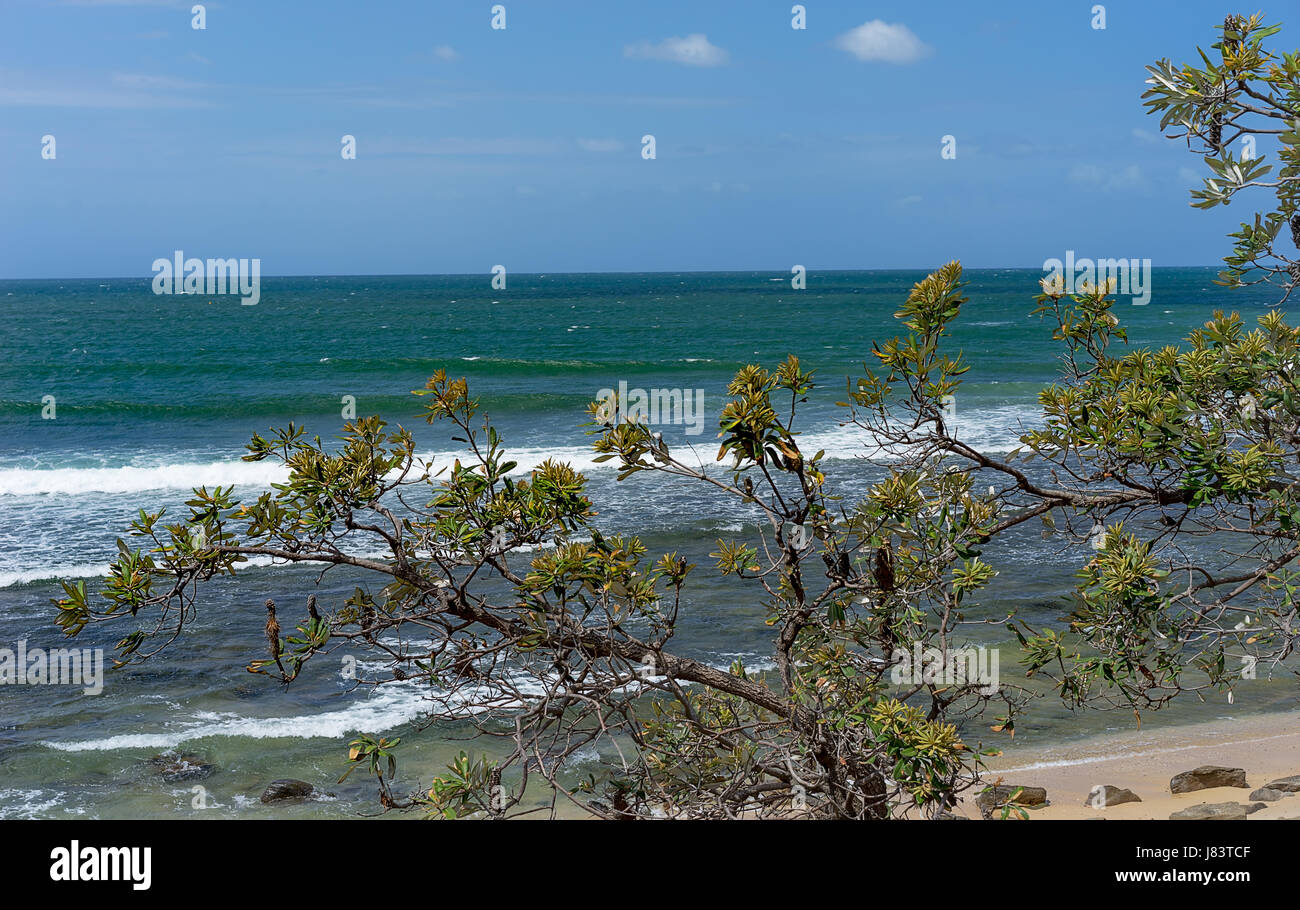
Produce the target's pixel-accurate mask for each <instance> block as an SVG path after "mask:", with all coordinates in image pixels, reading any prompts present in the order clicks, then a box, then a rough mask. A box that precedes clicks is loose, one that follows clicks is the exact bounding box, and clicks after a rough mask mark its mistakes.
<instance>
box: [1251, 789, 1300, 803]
mask: <svg viewBox="0 0 1300 910" xmlns="http://www.w3.org/2000/svg"><path fill="white" fill-rule="evenodd" d="M1287 796H1295V794H1294V793H1287V792H1286V791H1285V790H1274V789H1273V788H1272V787H1260V788H1259V789H1258V790H1255V791H1254V792H1252V793H1251V794H1250V798H1251V799H1253V800H1261V799H1262V800H1263V801H1264V802H1266V803H1271V802H1274V801H1275V800H1279V799H1283V798H1284V797H1287Z"/></svg>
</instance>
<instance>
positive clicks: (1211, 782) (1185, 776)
mask: <svg viewBox="0 0 1300 910" xmlns="http://www.w3.org/2000/svg"><path fill="white" fill-rule="evenodd" d="M1213 787H1244V788H1247V789H1249V787H1250V784H1248V783H1246V772H1245V770H1244V769H1242V768H1221V767H1219V766H1218V765H1202V766H1201V767H1199V768H1196V769H1195V770H1192V771H1184V772H1183V773H1182V774H1175V775H1174V776H1173V778H1172V779H1171V780H1170V781H1169V792H1170V793H1191V792H1192V791H1193V790H1209V789H1211V788H1213Z"/></svg>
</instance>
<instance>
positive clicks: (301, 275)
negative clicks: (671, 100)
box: [0, 256, 1223, 281]
mask: <svg viewBox="0 0 1300 910" xmlns="http://www.w3.org/2000/svg"><path fill="white" fill-rule="evenodd" d="M193 258H198V257H193ZM222 258H223V259H224V258H233V259H253V258H258V257H251V256H234V257H222ZM1084 258H1088V257H1084ZM1121 258H1122V257H1121ZM1129 261H1130V262H1131V261H1132V260H1131V259H1130V260H1129ZM1138 261H1139V262H1140V261H1141V259H1139V260H1138ZM940 267H941V266H933V267H925V266H916V267H911V268H908V267H902V268H879V269H859V268H853V269H838V268H807V269H806V271H807V273H808V274H812V273H814V272H841V273H843V272H848V273H863V274H867V273H879V272H925V273H929V272H932V271H934V270H935V269H938V268H940ZM1222 268H1223V263H1222V262H1219V263H1216V264H1215V265H1152V266H1151V269H1152V271H1159V270H1164V269H1222ZM769 271H770V270H768V269H650V270H643V271H629V270H624V269H593V270H588V271H547V272H525V271H508V272H507V274H508V275H531V276H535V277H544V276H547V275H739V274H746V273H752V274H767V273H768V272H769ZM776 271H778V272H780V273H781V274H782V275H788V274H789V273H790V269H789V268H788V267H787V268H785V269H778V270H776ZM962 271H963V272H1041V271H1044V269H1043V268H1042V267H1041V266H1007V265H995V266H965V265H963V266H962ZM491 274H492V271H491V270H490V269H488V270H485V271H481V272H348V273H316V274H313V273H307V272H297V273H292V274H274V273H262V274H261V275H260V276H259V277H260V278H470V277H482V276H485V275H491ZM155 277H157V273H155V272H150V273H148V274H145V275H87V276H67V275H62V276H16V277H0V281H153V279H154V278H155Z"/></svg>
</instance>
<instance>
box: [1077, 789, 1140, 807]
mask: <svg viewBox="0 0 1300 910" xmlns="http://www.w3.org/2000/svg"><path fill="white" fill-rule="evenodd" d="M1140 802H1142V797H1140V796H1138V795H1137V794H1136V793H1134V792H1133V791H1132V790H1125V789H1124V788H1123V787H1112V786H1111V785H1110V784H1106V785H1105V786H1096V787H1093V788H1092V792H1091V793H1089V794H1088V798H1087V799H1085V800H1084V801H1083V804H1084V805H1085V806H1088V807H1090V808H1093V809H1105V808H1106V807H1108V806H1120V805H1123V804H1124V803H1140Z"/></svg>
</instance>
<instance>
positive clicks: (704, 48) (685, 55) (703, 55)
mask: <svg viewBox="0 0 1300 910" xmlns="http://www.w3.org/2000/svg"><path fill="white" fill-rule="evenodd" d="M623 56H624V57H634V58H637V59H641V60H663V61H666V62H668V63H684V64H686V65H687V66H722V64H724V63H726V62H727V52H726V51H724V50H723V49H722V48H720V47H718V46H717V45H714V44H710V43H709V39H708V38H706V37H705V36H704V35H702V34H699V33H696V34H693V35H687V36H686V37H685V38H678V37H677V36H675V35H674V36H673V37H672V38H665V39H664V40H663V41H660V42H659V43H658V44H651V43H650V42H649V41H642V42H640V43H639V44H629V45H627V46H626V47H625V48H623Z"/></svg>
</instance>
